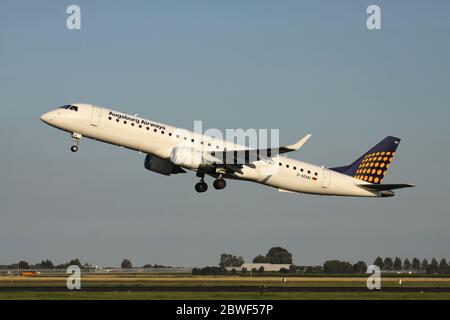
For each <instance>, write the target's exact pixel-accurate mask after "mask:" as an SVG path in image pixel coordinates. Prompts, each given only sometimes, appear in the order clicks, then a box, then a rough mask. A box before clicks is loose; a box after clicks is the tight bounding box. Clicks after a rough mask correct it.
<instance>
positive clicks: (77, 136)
mask: <svg viewBox="0 0 450 320" xmlns="http://www.w3.org/2000/svg"><path fill="white" fill-rule="evenodd" d="M71 136H72V138H73V140H74V142H75V144H74V145H73V146H71V147H70V151H72V152H77V151H78V145H79V144H80V139H81V134H79V133H76V132H73V133H72V134H71Z"/></svg>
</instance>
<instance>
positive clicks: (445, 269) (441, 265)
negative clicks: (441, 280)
mask: <svg viewBox="0 0 450 320" xmlns="http://www.w3.org/2000/svg"><path fill="white" fill-rule="evenodd" d="M447 272H448V263H447V260H445V258H442V259H441V261H440V262H439V273H441V274H444V273H447Z"/></svg>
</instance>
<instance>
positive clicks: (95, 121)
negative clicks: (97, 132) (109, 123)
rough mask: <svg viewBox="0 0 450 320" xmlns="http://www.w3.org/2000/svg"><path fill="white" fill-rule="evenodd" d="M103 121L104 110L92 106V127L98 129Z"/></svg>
mask: <svg viewBox="0 0 450 320" xmlns="http://www.w3.org/2000/svg"><path fill="white" fill-rule="evenodd" d="M101 119H102V109H101V108H99V107H96V106H92V115H91V125H93V126H94V127H98V126H99V125H100V120H101Z"/></svg>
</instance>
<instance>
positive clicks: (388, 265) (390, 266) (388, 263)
mask: <svg viewBox="0 0 450 320" xmlns="http://www.w3.org/2000/svg"><path fill="white" fill-rule="evenodd" d="M383 263H384V269H385V270H392V269H393V268H394V261H392V258H389V257H386V258H384V261H383Z"/></svg>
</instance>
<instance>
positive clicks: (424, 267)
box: [420, 259, 428, 271]
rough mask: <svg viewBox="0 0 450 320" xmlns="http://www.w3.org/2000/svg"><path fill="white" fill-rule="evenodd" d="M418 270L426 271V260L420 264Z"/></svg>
mask: <svg viewBox="0 0 450 320" xmlns="http://www.w3.org/2000/svg"><path fill="white" fill-rule="evenodd" d="M420 269H422V270H424V271H426V270H427V269H428V260H427V259H423V260H422V263H421V264H420Z"/></svg>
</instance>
